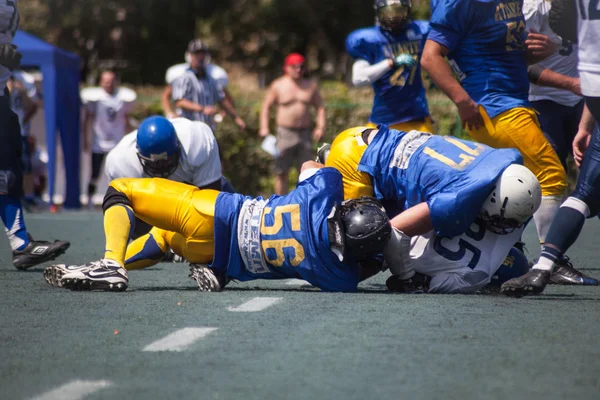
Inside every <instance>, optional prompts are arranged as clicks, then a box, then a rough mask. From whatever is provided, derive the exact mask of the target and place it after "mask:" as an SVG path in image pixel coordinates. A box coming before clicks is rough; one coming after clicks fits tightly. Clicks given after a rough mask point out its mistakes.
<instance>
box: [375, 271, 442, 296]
mask: <svg viewBox="0 0 600 400" xmlns="http://www.w3.org/2000/svg"><path fill="white" fill-rule="evenodd" d="M429 281H431V278H429V277H428V276H426V275H423V274H420V273H418V272H417V273H415V274H414V275H413V276H412V277H411V278H408V279H400V278H399V277H398V276H395V275H392V276H390V277H389V278H388V279H387V281H385V285H386V286H387V288H388V289H389V291H390V292H394V293H408V294H421V293H427V290H429Z"/></svg>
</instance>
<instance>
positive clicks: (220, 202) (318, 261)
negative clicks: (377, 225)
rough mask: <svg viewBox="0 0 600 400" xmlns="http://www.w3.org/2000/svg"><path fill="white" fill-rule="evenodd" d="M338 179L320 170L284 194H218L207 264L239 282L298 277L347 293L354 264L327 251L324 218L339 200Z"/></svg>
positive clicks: (353, 281) (351, 287) (355, 282)
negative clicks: (210, 259) (212, 253)
mask: <svg viewBox="0 0 600 400" xmlns="http://www.w3.org/2000/svg"><path fill="white" fill-rule="evenodd" d="M342 200H343V199H342V177H341V174H340V173H339V172H338V171H336V170H335V169H333V168H323V169H321V170H319V171H318V172H317V173H316V174H315V175H314V176H313V177H311V178H309V179H307V180H305V181H303V182H301V183H299V184H298V186H297V188H296V189H295V190H294V191H292V192H291V193H289V194H287V195H285V196H277V195H274V196H271V197H270V198H269V199H268V200H264V199H262V198H260V197H259V198H257V199H252V198H250V197H246V196H242V195H237V194H228V193H222V194H221V195H219V198H218V199H217V204H216V210H215V240H216V242H215V246H216V247H215V259H214V261H213V263H212V265H211V266H210V268H213V269H218V270H220V271H222V272H223V271H224V272H225V273H226V275H227V276H229V277H230V278H233V279H238V280H241V281H247V280H252V279H287V278H298V279H304V280H306V281H308V282H309V283H311V284H312V285H314V286H317V287H320V288H321V289H323V290H327V291H353V290H356V286H357V285H358V282H359V272H360V271H359V267H358V265H357V264H355V263H354V262H353V261H350V260H348V259H347V257H345V258H344V259H345V262H344V263H342V262H341V261H340V260H339V259H338V257H337V256H336V254H335V253H333V252H332V251H331V246H330V242H329V236H328V216H330V214H331V212H332V210H333V209H334V207H337V206H339V205H340V203H341V202H342Z"/></svg>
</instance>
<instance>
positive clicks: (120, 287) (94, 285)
mask: <svg viewBox="0 0 600 400" xmlns="http://www.w3.org/2000/svg"><path fill="white" fill-rule="evenodd" d="M61 283H62V287H64V288H66V289H71V290H76V291H86V292H87V291H92V290H101V291H104V292H124V291H125V290H127V287H128V285H127V284H125V283H106V282H98V281H92V280H90V279H65V280H61Z"/></svg>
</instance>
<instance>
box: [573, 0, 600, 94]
mask: <svg viewBox="0 0 600 400" xmlns="http://www.w3.org/2000/svg"><path fill="white" fill-rule="evenodd" d="M576 3H577V8H578V11H579V30H578V35H577V36H578V37H577V39H578V42H579V75H580V77H581V91H582V92H583V94H584V95H585V96H590V97H600V48H599V46H598V43H600V0H578V1H576Z"/></svg>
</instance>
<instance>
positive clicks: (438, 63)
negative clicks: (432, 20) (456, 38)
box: [421, 40, 483, 129]
mask: <svg viewBox="0 0 600 400" xmlns="http://www.w3.org/2000/svg"><path fill="white" fill-rule="evenodd" d="M448 53H449V50H448V48H446V47H445V46H442V45H441V44H439V43H437V42H434V41H433V40H427V42H426V43H425V48H424V49H423V56H422V57H421V66H422V67H423V68H424V69H425V70H426V71H427V73H429V76H430V77H431V80H433V82H434V83H435V84H436V85H437V86H438V87H439V88H440V89H442V91H443V92H444V93H445V94H446V96H448V97H449V98H450V100H452V102H453V103H454V104H456V106H457V107H458V114H459V115H460V119H461V121H462V126H463V128H465V127H466V128H467V129H470V128H472V129H478V128H480V127H482V126H483V119H482V118H481V115H480V114H479V110H478V108H477V104H476V103H475V102H474V101H473V100H472V99H471V97H470V96H469V94H468V93H467V92H466V91H465V90H464V89H463V88H462V86H461V85H460V83H459V82H458V81H457V80H456V79H455V78H454V75H453V74H452V69H451V68H450V65H449V64H448V63H447V62H446V60H445V59H444V57H446V56H447V55H448Z"/></svg>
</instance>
